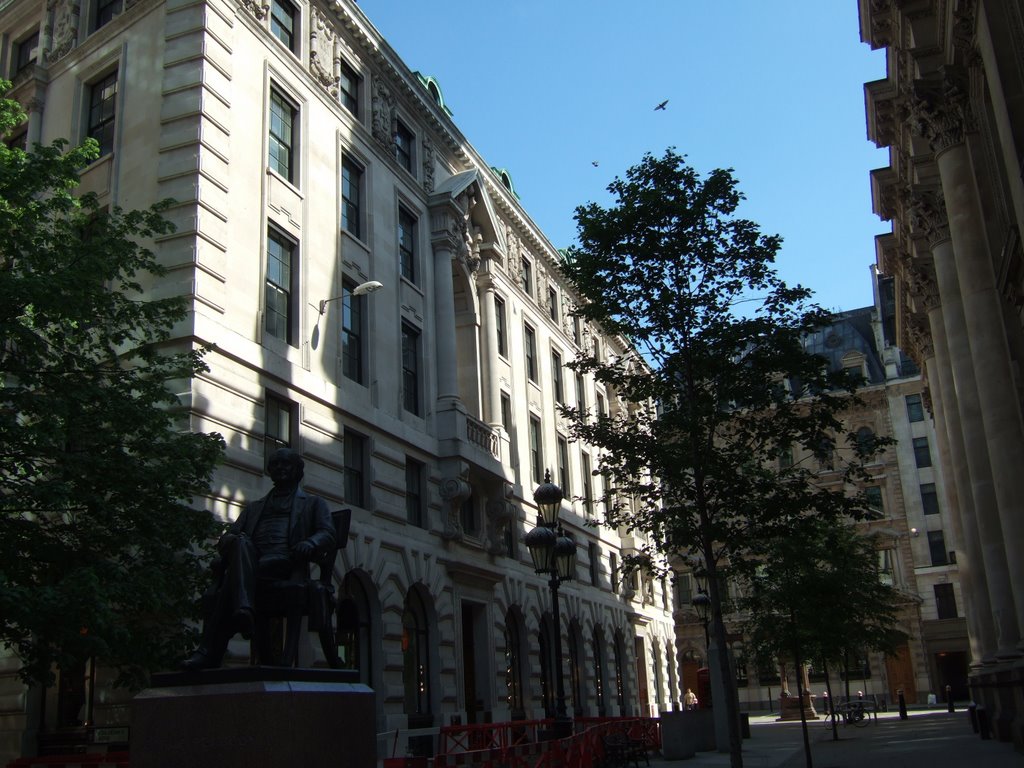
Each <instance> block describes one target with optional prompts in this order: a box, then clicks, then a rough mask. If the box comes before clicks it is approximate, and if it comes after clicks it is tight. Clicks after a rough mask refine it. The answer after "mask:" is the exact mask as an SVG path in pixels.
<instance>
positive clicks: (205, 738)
mask: <svg viewBox="0 0 1024 768" xmlns="http://www.w3.org/2000/svg"><path fill="white" fill-rule="evenodd" d="M357 679H358V678H357V676H356V673H354V672H351V671H349V670H320V669H287V668H279V667H246V668H238V669H218V670H208V671H204V672H192V673H180V674H166V675H154V677H153V686H152V687H151V688H147V689H146V690H144V691H142V693H140V694H139V695H138V696H136V697H135V698H134V699H133V700H132V706H131V742H130V754H131V764H132V768H180V767H181V766H185V765H188V766H217V768H264V767H266V768H271V767H277V766H282V765H301V766H321V765H322V766H328V765H329V766H335V765H339V764H341V763H344V764H345V765H346V766H351V767H352V768H375V767H376V765H377V751H376V749H377V745H376V738H375V733H376V718H375V713H374V709H375V706H374V700H375V697H374V693H373V691H372V690H371V689H370V688H368V687H366V686H365V685H362V684H360V683H358V682H356V680H357Z"/></svg>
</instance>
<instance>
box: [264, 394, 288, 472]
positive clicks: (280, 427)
mask: <svg viewBox="0 0 1024 768" xmlns="http://www.w3.org/2000/svg"><path fill="white" fill-rule="evenodd" d="M294 409H295V405H294V404H293V403H291V402H289V401H288V400H285V399H284V398H281V397H276V396H275V395H272V394H270V393H269V392H268V393H267V396H266V404H265V406H264V414H263V418H264V423H263V461H264V463H266V462H267V461H268V460H269V459H270V456H271V454H273V452H274V451H276V450H277V449H278V448H290V447H291V445H292V442H293V436H292V429H293V428H294V423H295V419H294V418H293V411H294Z"/></svg>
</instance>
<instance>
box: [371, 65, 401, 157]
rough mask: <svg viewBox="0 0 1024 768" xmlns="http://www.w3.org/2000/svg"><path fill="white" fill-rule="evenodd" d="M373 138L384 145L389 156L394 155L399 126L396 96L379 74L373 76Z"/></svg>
mask: <svg viewBox="0 0 1024 768" xmlns="http://www.w3.org/2000/svg"><path fill="white" fill-rule="evenodd" d="M372 111H373V117H372V131H373V138H375V139H376V140H377V142H378V143H379V144H380V145H381V146H382V147H384V149H385V150H386V151H387V153H388V155H389V156H393V155H394V149H395V129H396V128H397V127H398V109H397V107H396V105H395V97H394V95H393V94H392V93H391V89H390V88H389V87H388V85H387V83H385V82H384V81H383V80H382V79H381V78H380V77H379V76H375V77H374V78H373V108H372Z"/></svg>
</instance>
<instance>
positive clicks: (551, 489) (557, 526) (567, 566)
mask: <svg viewBox="0 0 1024 768" xmlns="http://www.w3.org/2000/svg"><path fill="white" fill-rule="evenodd" d="M563 498H564V494H563V493H562V489H561V488H559V487H558V486H557V485H555V484H554V483H552V482H551V472H550V471H547V472H545V473H544V483H543V484H542V485H540V486H539V487H538V488H537V490H536V491H535V492H534V494H533V500H534V501H535V502H537V509H538V510H539V511H540V522H539V524H538V525H537V527H536V528H534V529H533V530H532V531H530V532H529V533H528V534H526V539H525V541H526V548H527V549H529V550H530V557H531V558H533V568H534V570H535V571H536V572H537V573H543V574H545V575H547V576H549V577H550V579H549V580H548V586H549V587H550V588H551V610H552V614H553V616H554V620H555V628H554V629H555V664H556V670H555V727H554V732H555V735H556V737H557V738H565V737H567V736H570V735H571V734H572V719H571V718H570V717H569V714H568V712H567V711H566V709H565V678H564V676H563V670H562V618H561V611H560V609H559V605H558V588H559V586H561V584H562V582H563V581H569V580H570V579H572V578H573V576H574V575H575V572H576V542H575V541H573V539H572V537H571V536H569V535H568V534H567V533H566V532H565V531H564V530H563V529H562V524H561V523H560V522H559V520H558V513H559V512H560V511H561V508H562V499H563Z"/></svg>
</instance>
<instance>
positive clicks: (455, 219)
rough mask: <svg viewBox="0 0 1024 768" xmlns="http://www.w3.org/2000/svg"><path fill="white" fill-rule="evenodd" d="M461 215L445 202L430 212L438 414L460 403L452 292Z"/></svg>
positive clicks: (453, 296) (433, 207)
mask: <svg viewBox="0 0 1024 768" xmlns="http://www.w3.org/2000/svg"><path fill="white" fill-rule="evenodd" d="M461 220H462V212H461V211H460V210H459V209H458V207H457V205H456V203H455V201H454V200H451V199H445V200H442V201H441V202H439V203H438V204H436V205H433V206H431V209H430V224H431V226H430V244H431V246H432V247H433V249H434V350H435V354H436V359H435V365H436V369H437V400H438V409H439V410H450V408H451V407H453V406H454V404H455V403H457V402H458V401H459V379H458V354H457V353H456V350H455V290H454V288H453V286H452V259H453V258H454V256H455V254H456V253H458V248H459V245H460V243H461V238H460V234H459V227H458V224H459V222H461Z"/></svg>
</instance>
